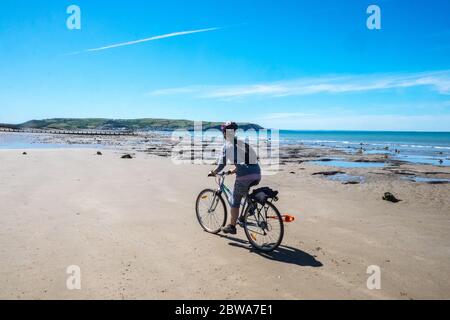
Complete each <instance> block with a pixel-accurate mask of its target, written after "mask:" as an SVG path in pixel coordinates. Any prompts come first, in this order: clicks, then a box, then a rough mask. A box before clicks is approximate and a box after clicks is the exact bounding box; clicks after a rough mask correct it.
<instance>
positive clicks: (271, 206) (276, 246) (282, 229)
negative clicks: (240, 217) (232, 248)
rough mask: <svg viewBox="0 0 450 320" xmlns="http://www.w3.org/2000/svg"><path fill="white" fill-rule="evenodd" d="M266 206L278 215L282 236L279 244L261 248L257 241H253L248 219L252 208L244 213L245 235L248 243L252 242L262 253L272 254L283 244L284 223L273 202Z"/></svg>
mask: <svg viewBox="0 0 450 320" xmlns="http://www.w3.org/2000/svg"><path fill="white" fill-rule="evenodd" d="M266 205H268V206H269V207H270V208H271V209H272V210H273V212H274V213H275V215H276V219H277V221H278V224H279V226H280V235H279V237H278V240H277V242H276V243H275V244H274V245H271V246H269V247H267V246H260V245H258V244H257V243H256V241H255V240H254V239H253V237H252V235H251V234H250V231H249V229H248V223H247V219H248V216H249V210H250V206H248V207H247V209H246V210H245V213H244V231H245V235H246V236H247V239H248V241H249V242H250V244H251V245H252V246H253V247H254V248H256V249H258V250H260V251H264V252H271V251H273V250H275V249H276V248H278V247H279V246H280V244H281V242H282V241H283V237H284V223H283V217H282V216H281V214H280V212H279V211H278V209H277V207H275V205H274V204H273V203H271V202H268V203H267V204H266Z"/></svg>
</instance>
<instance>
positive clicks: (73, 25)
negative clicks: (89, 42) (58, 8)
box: [66, 4, 81, 30]
mask: <svg viewBox="0 0 450 320" xmlns="http://www.w3.org/2000/svg"><path fill="white" fill-rule="evenodd" d="M66 13H67V14H69V17H68V18H67V20H66V26H67V29H69V30H81V9H80V7H79V6H77V5H75V4H72V5H70V6H68V7H67V10H66Z"/></svg>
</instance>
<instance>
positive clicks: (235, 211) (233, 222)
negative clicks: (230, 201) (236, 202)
mask: <svg viewBox="0 0 450 320" xmlns="http://www.w3.org/2000/svg"><path fill="white" fill-rule="evenodd" d="M238 218H239V208H231V219H230V224H231V225H233V226H236V223H237V219H238Z"/></svg>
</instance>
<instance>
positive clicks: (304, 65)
mask: <svg viewBox="0 0 450 320" xmlns="http://www.w3.org/2000/svg"><path fill="white" fill-rule="evenodd" d="M72 4H75V5H78V6H79V7H80V9H81V30H69V29H68V28H67V27H66V20H67V18H68V17H69V15H68V14H67V13H66V9H67V7H68V6H69V5H72ZM370 4H376V5H378V6H379V7H380V8H381V27H382V28H381V30H369V29H368V28H367V27H366V20H367V18H368V16H369V15H368V14H367V13H366V9H367V7H368V6H369V5H370ZM152 37H156V38H153V39H149V38H152ZM142 39H147V40H148V41H141V42H138V43H134V41H136V40H142ZM116 44H126V45H121V46H116V47H114V46H113V45H116ZM92 49H96V50H92ZM97 49H100V50H97ZM449 57H450V2H449V1H446V0H433V1H425V0H416V1H403V0H390V1H388V0H384V1H383V0H372V1H364V0H348V1H331V0H326V1H312V0H311V1H301V0H293V1H287V0H286V1H283V0H276V1H269V0H264V1H261V0H260V1H234V0H227V1H215V0H208V1H181V0H179V1H167V0H166V1H137V0H128V1H122V0H115V1H102V0H96V1H92V0H72V1H63V0H59V1H51V0H40V1H37V0H26V1H25V0H3V1H2V4H1V9H0V122H8V123H18V122H23V121H26V120H30V119H43V118H53V117H77V118H80V117H104V118H143V117H152V118H153V117H157V118H174V119H179V118H183V119H193V120H214V121H224V120H235V121H250V122H256V123H259V124H261V125H264V126H266V127H272V128H282V129H308V130H309V129H322V130H327V129H328V130H332V129H341V130H430V131H450V59H449Z"/></svg>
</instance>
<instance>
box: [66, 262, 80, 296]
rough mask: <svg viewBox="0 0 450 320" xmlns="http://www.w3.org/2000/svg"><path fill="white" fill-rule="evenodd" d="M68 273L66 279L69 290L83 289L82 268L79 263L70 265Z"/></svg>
mask: <svg viewBox="0 0 450 320" xmlns="http://www.w3.org/2000/svg"><path fill="white" fill-rule="evenodd" d="M66 273H67V274H68V275H69V277H68V278H67V280H66V287H67V289H69V290H81V268H80V267H79V266H77V265H71V266H68V267H67V269H66Z"/></svg>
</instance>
